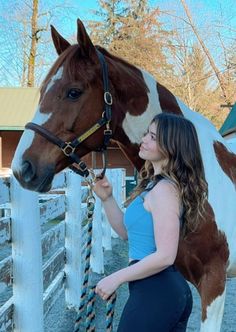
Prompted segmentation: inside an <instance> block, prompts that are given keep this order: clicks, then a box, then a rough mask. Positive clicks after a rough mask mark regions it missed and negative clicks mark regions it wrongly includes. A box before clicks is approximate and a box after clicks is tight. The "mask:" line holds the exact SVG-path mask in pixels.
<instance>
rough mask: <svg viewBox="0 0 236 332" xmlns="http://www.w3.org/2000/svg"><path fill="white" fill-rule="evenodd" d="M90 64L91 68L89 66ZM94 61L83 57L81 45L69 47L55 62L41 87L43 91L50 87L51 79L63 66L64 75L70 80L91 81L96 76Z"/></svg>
mask: <svg viewBox="0 0 236 332" xmlns="http://www.w3.org/2000/svg"><path fill="white" fill-rule="evenodd" d="M88 62H90V66H88ZM93 63H94V62H93V59H89V58H85V57H83V56H82V55H81V49H80V47H79V45H71V46H69V47H68V48H67V49H66V50H65V51H64V52H63V53H62V54H61V55H60V56H59V57H58V59H57V60H56V61H55V63H54V64H53V66H52V67H51V69H50V71H49V73H48V74H47V76H46V78H45V79H44V81H43V83H42V85H41V91H43V90H44V89H45V87H46V86H47V85H48V83H49V81H50V79H51V78H52V77H53V76H54V75H55V73H56V72H57V71H58V69H59V68H60V67H62V66H63V73H66V76H67V79H68V80H71V81H73V80H79V79H81V78H83V80H84V81H85V82H89V81H91V80H92V79H93V78H94V77H95V76H96V74H95V72H94V69H93V68H92V67H93V66H92V64H93Z"/></svg>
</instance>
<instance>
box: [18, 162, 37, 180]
mask: <svg viewBox="0 0 236 332" xmlns="http://www.w3.org/2000/svg"><path fill="white" fill-rule="evenodd" d="M21 175H22V178H23V179H24V181H25V182H30V181H32V180H33V178H34V177H35V167H34V165H33V164H32V163H31V162H30V161H28V160H26V161H24V163H23V165H22V172H21Z"/></svg>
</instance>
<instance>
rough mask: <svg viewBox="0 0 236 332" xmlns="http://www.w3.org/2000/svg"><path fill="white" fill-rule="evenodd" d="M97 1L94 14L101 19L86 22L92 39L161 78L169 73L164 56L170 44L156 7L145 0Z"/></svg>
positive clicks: (169, 66) (168, 65)
mask: <svg viewBox="0 0 236 332" xmlns="http://www.w3.org/2000/svg"><path fill="white" fill-rule="evenodd" d="M99 4H100V7H101V10H100V11H97V12H96V14H97V15H98V16H99V17H102V19H103V20H102V21H101V20H100V21H96V22H90V30H91V36H92V39H93V41H94V42H95V43H98V44H100V45H101V46H105V47H106V48H108V50H110V51H111V52H112V53H113V54H115V55H118V56H121V57H122V58H124V59H126V60H127V61H129V62H130V63H132V64H134V65H136V66H138V67H141V68H143V69H145V70H147V71H148V72H150V73H152V74H153V75H154V76H155V77H156V78H157V79H159V80H161V81H162V80H163V78H164V77H166V76H167V75H170V74H169V72H170V71H171V65H170V64H168V62H167V59H166V56H165V49H166V48H169V47H171V44H170V41H169V36H170V33H169V32H167V31H165V30H164V29H163V28H162V25H161V23H160V22H159V19H158V18H159V10H158V9H151V8H150V7H149V6H148V2H147V1H146V0H139V1H134V0H126V1H121V0H120V1H119V0H113V1H107V0H100V1H99ZM95 27H96V31H95Z"/></svg>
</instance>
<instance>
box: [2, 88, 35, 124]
mask: <svg viewBox="0 0 236 332" xmlns="http://www.w3.org/2000/svg"><path fill="white" fill-rule="evenodd" d="M39 95H40V93H39V89H38V88H0V130H24V127H25V125H26V123H27V122H29V121H31V120H32V118H33V116H34V113H35V110H36V108H37V105H38V100H39Z"/></svg>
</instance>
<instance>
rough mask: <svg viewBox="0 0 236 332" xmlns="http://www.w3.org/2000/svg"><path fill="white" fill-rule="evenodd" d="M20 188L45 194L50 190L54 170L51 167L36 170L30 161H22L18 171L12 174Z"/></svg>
mask: <svg viewBox="0 0 236 332" xmlns="http://www.w3.org/2000/svg"><path fill="white" fill-rule="evenodd" d="M13 173H14V176H15V177H16V179H17V180H18V182H19V183H20V184H21V186H22V187H23V188H25V189H28V190H33V191H37V192H47V191H49V190H50V188H51V184H52V180H53V177H54V175H55V168H54V166H52V165H50V166H49V165H47V166H45V167H40V168H39V169H38V172H37V168H36V167H35V165H34V163H33V162H31V161H30V160H24V161H23V163H22V166H21V169H20V171H18V172H13Z"/></svg>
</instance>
